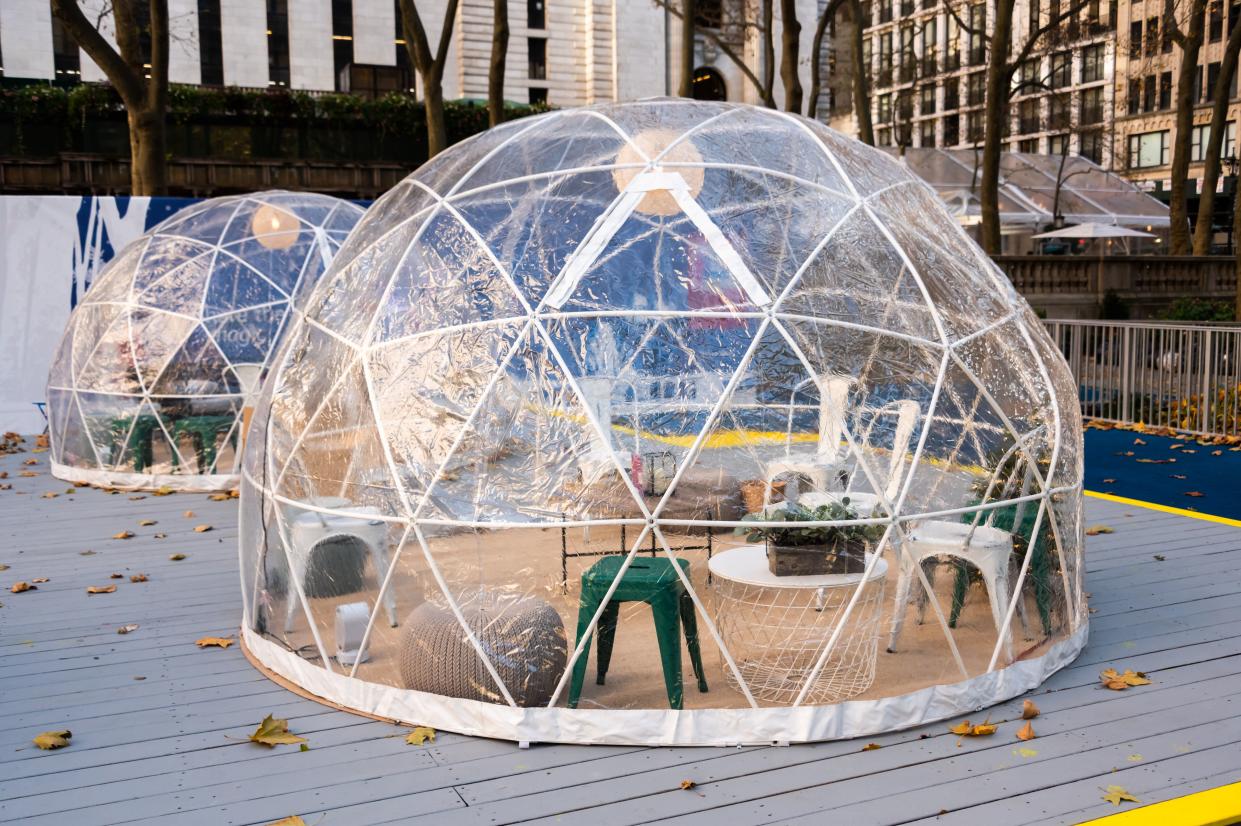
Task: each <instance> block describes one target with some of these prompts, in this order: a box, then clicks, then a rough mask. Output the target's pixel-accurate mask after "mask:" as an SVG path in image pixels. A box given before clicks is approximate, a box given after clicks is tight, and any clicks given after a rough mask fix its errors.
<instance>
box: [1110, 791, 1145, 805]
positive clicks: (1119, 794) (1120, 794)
mask: <svg viewBox="0 0 1241 826" xmlns="http://www.w3.org/2000/svg"><path fill="white" fill-rule="evenodd" d="M1104 792H1105V794H1104V795H1103V799H1104V800H1106V801H1107V802H1108V803H1111V804H1112V805H1113V806H1119V805H1120V804H1121V801H1123V800H1128V801H1130V802H1131V803H1141V802H1142V801H1140V800H1138V799H1137V798H1136V797H1134V796H1133V795H1131V794H1129V792H1127V791H1125V787H1124V786H1108V787H1107V788H1106V789H1104Z"/></svg>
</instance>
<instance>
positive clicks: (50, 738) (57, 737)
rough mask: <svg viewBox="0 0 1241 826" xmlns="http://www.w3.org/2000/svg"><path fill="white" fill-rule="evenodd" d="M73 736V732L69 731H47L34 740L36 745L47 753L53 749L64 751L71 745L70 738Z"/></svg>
mask: <svg viewBox="0 0 1241 826" xmlns="http://www.w3.org/2000/svg"><path fill="white" fill-rule="evenodd" d="M72 736H73V732H71V731H69V730H68V729H60V730H59V731H45V732H43V733H42V734H40V735H38V736H36V737H35V738H34V741H33V742H34V744H35V745H36V746H38V747H39V748H41V749H43V750H45V751H51V750H52V749H63V748H64V747H65V746H67V745H69V738H70V737H72Z"/></svg>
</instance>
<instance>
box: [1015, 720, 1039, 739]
mask: <svg viewBox="0 0 1241 826" xmlns="http://www.w3.org/2000/svg"><path fill="white" fill-rule="evenodd" d="M1035 737H1038V735H1037V734H1035V733H1034V725H1033V724H1032V723H1026V724H1025V725H1024V726H1022V727H1021V729H1020V730H1018V732H1017V739H1018V740H1033V739H1034V738H1035Z"/></svg>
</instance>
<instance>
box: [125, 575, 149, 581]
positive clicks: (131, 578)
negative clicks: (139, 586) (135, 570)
mask: <svg viewBox="0 0 1241 826" xmlns="http://www.w3.org/2000/svg"><path fill="white" fill-rule="evenodd" d="M129 581H130V582H146V581H147V575H146V574H130V575H129Z"/></svg>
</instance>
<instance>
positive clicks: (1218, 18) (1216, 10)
mask: <svg viewBox="0 0 1241 826" xmlns="http://www.w3.org/2000/svg"><path fill="white" fill-rule="evenodd" d="M1207 19H1208V23H1207V36H1208V37H1209V38H1210V39H1211V42H1212V43H1218V42H1219V41H1221V40H1223V39H1224V0H1211V3H1210V6H1209V8H1208V9H1207Z"/></svg>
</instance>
